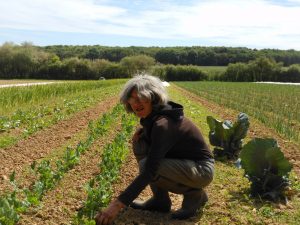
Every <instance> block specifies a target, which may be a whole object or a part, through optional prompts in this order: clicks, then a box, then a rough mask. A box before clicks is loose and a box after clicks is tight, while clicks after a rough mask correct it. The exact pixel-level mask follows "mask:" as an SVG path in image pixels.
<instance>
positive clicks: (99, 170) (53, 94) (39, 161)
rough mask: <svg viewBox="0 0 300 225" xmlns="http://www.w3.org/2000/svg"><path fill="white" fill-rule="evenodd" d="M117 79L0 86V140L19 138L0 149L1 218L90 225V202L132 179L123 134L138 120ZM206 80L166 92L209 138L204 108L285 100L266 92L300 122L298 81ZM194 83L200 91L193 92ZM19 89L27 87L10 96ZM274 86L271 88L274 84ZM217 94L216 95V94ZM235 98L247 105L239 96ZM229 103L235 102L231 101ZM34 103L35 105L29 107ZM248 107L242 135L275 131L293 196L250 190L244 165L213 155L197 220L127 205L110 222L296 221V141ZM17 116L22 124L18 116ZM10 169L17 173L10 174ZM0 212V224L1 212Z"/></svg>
mask: <svg viewBox="0 0 300 225" xmlns="http://www.w3.org/2000/svg"><path fill="white" fill-rule="evenodd" d="M124 82H125V80H117V81H113V80H112V81H109V82H108V80H107V81H93V82H87V83H83V84H80V83H77V84H73V83H72V84H70V86H68V88H67V89H66V90H67V91H66V90H65V89H64V88H63V87H62V86H60V85H59V84H57V85H54V86H53V85H51V88H53V89H48V88H50V86H49V87H45V86H44V87H39V88H37V87H35V88H33V87H27V88H28V89H26V90H25V89H23V88H22V89H17V88H15V89H12V90H11V91H10V92H9V91H8V92H5V96H6V97H5V98H2V99H0V100H1V101H2V103H1V104H4V103H5V104H6V105H5V106H6V107H5V110H2V112H1V113H2V114H1V116H3V117H5V118H7V120H6V122H5V123H3V124H6V126H3V128H2V129H3V131H2V132H1V133H0V138H1V137H4V136H13V137H16V139H17V140H15V141H14V142H11V143H10V145H7V146H6V147H1V148H0V155H1V157H0V196H2V199H0V205H1V206H3V205H4V200H3V199H4V197H5V196H6V197H7V196H9V197H10V198H9V199H10V200H9V201H8V203H9V204H11V205H10V206H11V207H4V206H3V210H4V211H1V210H0V221H1V223H0V224H1V225H2V224H3V225H4V224H24V225H25V224H49V225H50V224H93V221H92V220H90V219H91V218H92V217H93V215H94V214H95V212H96V211H97V208H95V207H104V206H105V205H107V203H108V202H109V201H110V199H111V198H113V197H114V196H116V195H118V193H120V192H121V191H122V190H123V189H124V188H125V187H126V186H127V185H128V184H129V183H130V182H131V180H132V179H134V177H135V176H136V174H137V173H138V170H137V165H136V161H135V159H134V157H133V155H132V152H131V150H130V148H131V146H130V141H129V140H130V137H131V135H132V132H133V130H134V129H133V128H134V127H135V126H137V124H138V121H137V119H135V118H134V117H132V116H130V115H128V114H127V113H125V111H124V109H123V107H122V106H120V105H118V104H117V103H118V93H119V92H120V90H121V87H122V85H123V84H124ZM192 84H196V86H195V87H193V88H194V89H192V88H191V90H192V91H191V92H190V91H187V90H185V89H183V88H182V87H185V88H190V86H192ZM73 85H74V86H73ZM189 85H190V86H189ZM203 85H207V86H205V88H204V87H202V83H193V82H191V83H176V85H175V84H171V86H170V87H168V91H169V94H170V98H171V99H172V100H174V101H176V102H178V103H180V104H182V105H183V106H184V107H185V115H186V116H187V117H189V118H190V119H191V120H193V121H194V122H195V124H196V125H197V126H198V127H199V129H200V130H201V132H202V133H203V135H204V136H205V137H206V140H207V141H208V132H209V128H208V125H207V123H206V116H208V115H211V116H214V117H216V118H219V119H230V120H232V121H234V120H235V119H236V116H237V114H238V113H239V112H240V111H244V108H239V107H238V104H239V105H240V106H241V107H245V109H248V108H247V106H248V105H250V106H249V109H251V110H252V111H249V112H256V111H259V110H261V111H262V114H263V113H264V111H266V110H267V109H269V108H268V107H271V108H272V109H273V110H279V109H280V107H283V106H282V105H281V106H272V103H273V101H272V100H273V98H272V97H274V98H275V99H276V98H280V100H281V101H284V102H286V104H287V106H286V108H285V109H284V110H281V111H284V112H277V111H274V112H273V114H274V115H275V114H276V115H277V114H278V116H280V118H282V117H286V115H289V113H288V112H290V114H291V115H289V116H290V117H287V119H286V120H288V122H290V121H289V120H292V121H295V127H296V126H298V125H299V120H298V119H299V118H298V117H297V115H296V112H297V111H294V110H298V108H297V107H298V105H297V103H295V98H296V99H297V98H298V96H299V95H298V94H299V92H298V90H297V89H296V90H295V89H288V90H286V91H285V90H284V89H280V88H279V87H278V90H279V91H278V92H279V93H280V94H276V93H277V92H276V91H273V92H268V90H267V88H266V87H262V88H261V89H259V88H258V87H257V86H252V85H250V84H248V85H249V86H247V85H246V84H245V86H241V89H238V87H237V86H230V85H229V86H228V87H227V86H226V85H227V83H225V84H224V83H208V82H206V83H205V84H203ZM214 85H216V86H214ZM259 85H261V84H259ZM198 87H200V90H201V92H199V93H200V95H198V93H197V92H196V91H195V90H198ZM222 87H224V88H223V89H222ZM226 87H227V89H226ZM217 88H218V89H217ZM298 88H299V87H298ZM16 90H20V91H21V92H22V93H24V94H16V95H15V96H14V93H16ZM274 90H277V86H276V88H275V89H274ZM210 91H211V92H210ZM243 91H244V92H245V94H244V92H243ZM18 92H19V91H18ZM218 92H220V94H219V95H217V94H216V93H218ZM3 93H4V92H3ZM247 93H248V95H249V93H251V94H253V95H252V101H250V99H251V98H250V97H249V98H247ZM274 93H275V94H274ZM213 95H217V97H216V99H217V100H220V102H218V101H217V100H215V99H214V98H212V97H211V96H213ZM292 95H293V96H294V104H293V97H292ZM13 96H14V97H13ZM24 96H27V97H24ZM234 96H235V98H234ZM222 97H223V98H225V99H227V98H229V99H232V100H231V101H229V103H230V104H231V105H225V103H227V102H226V101H225V100H222ZM239 97H240V98H239ZM8 99H9V100H8ZM80 99H81V100H80ZM239 99H241V100H239ZM242 99H244V102H246V103H248V102H249V103H248V104H244V102H243V101H242ZM256 99H258V100H256ZM75 100H78V101H75ZM238 100H239V101H238ZM16 101H17V103H15V102H16ZM256 101H258V103H256ZM271 101H272V102H271ZM224 102H225V103H224ZM236 102H238V103H236ZM276 102H278V101H276V100H275V101H274V104H275V103H276ZM229 103H228V104H229ZM250 103H251V104H252V103H253V104H256V105H254V106H252V105H251V104H250ZM265 104H268V107H262V108H260V105H265ZM290 104H291V105H290ZM235 105H236V107H237V108H234V107H233V106H235ZM291 106H293V107H291ZM10 108H11V109H12V110H11V111H10V110H9V109H10ZM42 109H43V110H42ZM18 110H19V111H22V113H19V114H17V115H19V116H20V115H23V114H25V115H26V116H23V117H19V119H15V118H14V115H15V112H17V111H18ZM35 110H36V111H37V112H36V113H32V112H33V111H35ZM279 111H280V110H279ZM58 112H59V113H58ZM249 112H247V113H249ZM281 113H282V114H281ZM273 114H272V113H271V111H270V110H268V111H267V115H268V117H266V119H265V120H267V119H270V120H271V121H272V122H270V124H273V122H274V120H273V117H272V115H273ZM249 115H250V129H249V132H248V136H247V138H246V141H248V140H250V139H251V138H253V137H273V138H275V139H276V140H277V141H278V143H279V145H280V146H281V148H282V151H283V152H284V154H285V156H286V157H287V158H288V159H289V161H290V162H291V163H292V164H293V166H294V170H293V171H292V173H291V176H290V178H291V181H292V183H291V190H292V192H293V195H291V196H290V197H289V203H288V204H287V205H283V204H274V203H270V202H268V201H265V200H261V199H253V198H250V197H249V187H250V184H249V182H248V180H247V179H246V178H245V177H244V176H243V175H244V172H243V170H242V169H237V168H236V167H235V166H234V164H233V162H220V161H218V162H216V174H215V179H214V181H213V183H212V184H211V185H210V186H209V187H208V188H207V190H206V191H207V192H208V195H209V202H208V204H207V205H206V206H205V207H204V208H203V211H202V212H199V215H198V216H197V217H196V218H191V219H189V220H186V221H175V220H171V219H170V215H169V214H159V213H150V212H142V211H139V210H133V209H131V208H128V209H125V210H124V211H123V212H122V213H121V215H120V216H119V217H118V218H117V220H116V222H115V224H120V225H121V224H147V225H152V224H169V225H171V224H177V225H179V224H180V225H181V224H183V225H192V224H224V225H225V224H295V225H296V224H300V210H299V209H300V194H299V193H300V182H299V177H300V152H299V149H300V148H299V143H298V141H297V140H296V139H295V138H293V137H290V138H289V137H287V136H286V135H285V134H284V133H281V132H279V131H277V130H276V127H272V126H271V125H270V124H268V123H267V122H266V121H262V120H261V117H258V116H256V115H260V113H259V112H256V114H253V116H252V115H251V114H250V113H249ZM270 115H271V116H270ZM20 118H26V120H25V119H24V120H22V119H20ZM41 118H42V120H43V121H44V123H38V124H39V125H35V126H33V127H39V129H36V130H35V131H34V132H32V133H27V135H26V136H23V131H24V130H29V128H30V127H32V126H31V124H35V123H34V122H33V121H39V119H41ZM276 118H277V117H276ZM18 120H20V122H16V121H18ZM282 121H284V120H282ZM281 123H283V122H281ZM13 124H19V125H17V126H12V125H13ZM40 124H43V125H40ZM8 125H11V127H7V126H8ZM44 125H45V126H44ZM282 126H283V125H282ZM34 162H36V163H34ZM13 171H15V175H14V176H10V175H11V174H12V172H13ZM9 180H11V181H14V185H15V187H18V188H17V189H16V188H14V187H13V185H10V182H9ZM14 191H15V192H14ZM12 193H15V195H13V194H12ZM150 196H151V193H150V190H149V189H148V188H147V189H146V190H145V191H144V192H143V193H142V194H141V195H140V196H139V198H141V199H147V198H149V197H150ZM29 197H30V198H29ZM171 198H172V203H173V204H172V210H174V209H177V208H179V207H180V204H181V201H182V198H181V196H179V195H175V194H172V195H171ZM6 199H7V198H6ZM12 203H14V204H12ZM95 203H97V204H95ZM12 205H13V206H12ZM5 206H7V205H5ZM5 210H6V211H5ZM1 213H2V214H1ZM5 213H6V214H5ZM3 214H4V215H5V218H6V219H7V221H6V222H2V220H1V219H2V218H1V216H2V215H3ZM17 221H18V222H17ZM9 222H11V223H9Z"/></svg>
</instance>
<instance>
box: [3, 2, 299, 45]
mask: <svg viewBox="0 0 300 225" xmlns="http://www.w3.org/2000/svg"><path fill="white" fill-rule="evenodd" d="M1 1H3V2H2V3H1V9H0V28H11V29H25V30H37V31H58V32H79V33H99V34H101V33H103V34H117V35H127V36H136V37H146V38H155V39H177V40H179V39H211V40H215V41H216V42H218V43H222V42H223V43H224V45H233V46H237V45H240V46H245V45H247V46H249V45H253V46H255V45H256V46H274V47H276V46H278V48H282V47H284V46H286V47H284V48H298V49H300V43H299V42H298V41H297V38H296V37H299V36H300V23H299V22H298V21H300V1H299V0H291V1H282V2H280V1H278V0H277V1H276V0H275V1H263V0H252V1H237V0H223V1H221V0H211V1H189V2H190V3H189V5H184V4H183V3H182V2H181V1H179V2H180V5H179V4H176V2H178V1H171V0H168V1H162V0H161V1H160V0H155V1H150V2H149V1H125V0H124V1H123V2H121V3H122V4H121V3H120V1H119V4H117V2H118V1H108V0H103V1H99V0H98V1H94V0H31V1H28V0H9V1H6V0H1ZM130 2H131V3H132V4H130ZM191 2H192V3H191ZM283 3H284V4H283ZM114 4H115V5H114ZM116 4H117V5H116ZM142 4H147V6H149V8H150V9H149V10H147V9H145V8H147V7H141V5H142ZM127 6H128V7H130V8H127ZM133 7H140V8H136V10H134V8H133ZM289 36H290V37H291V39H290V40H289V39H287V38H288V37H289ZM296 41H297V42H296ZM200 44H201V43H200Z"/></svg>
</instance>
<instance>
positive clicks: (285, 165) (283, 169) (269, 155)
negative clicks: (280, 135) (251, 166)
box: [266, 147, 292, 176]
mask: <svg viewBox="0 0 300 225" xmlns="http://www.w3.org/2000/svg"><path fill="white" fill-rule="evenodd" d="M266 160H267V161H268V163H269V165H270V166H271V168H272V170H276V172H275V171H274V172H273V171H272V172H273V173H275V174H277V175H279V176H286V175H287V174H288V173H289V172H290V171H291V169H292V165H291V163H290V162H289V161H288V160H287V159H286V158H285V157H284V155H283V153H282V152H281V150H280V148H279V147H275V148H270V149H268V150H267V151H266Z"/></svg>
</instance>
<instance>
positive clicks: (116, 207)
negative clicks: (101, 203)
mask: <svg viewBox="0 0 300 225" xmlns="http://www.w3.org/2000/svg"><path fill="white" fill-rule="evenodd" d="M124 207H125V205H124V204H123V203H122V202H120V201H119V200H118V199H116V200H114V201H112V202H111V203H110V204H109V206H108V207H107V208H106V209H104V210H103V211H101V212H98V214H97V215H96V218H95V220H96V225H108V224H111V223H112V222H113V221H114V219H115V218H116V217H117V215H118V213H119V212H120V210H121V209H122V208H124Z"/></svg>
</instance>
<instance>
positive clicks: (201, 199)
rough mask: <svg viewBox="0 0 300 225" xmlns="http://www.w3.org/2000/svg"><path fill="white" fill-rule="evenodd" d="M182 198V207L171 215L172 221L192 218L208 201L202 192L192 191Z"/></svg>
mask: <svg viewBox="0 0 300 225" xmlns="http://www.w3.org/2000/svg"><path fill="white" fill-rule="evenodd" d="M183 196H184V197H183V201H182V207H181V209H178V210H176V211H175V212H173V213H172V214H171V217H172V219H177V220H185V219H188V218H190V217H193V216H195V215H196V214H197V211H198V210H199V209H200V208H202V207H203V206H204V205H205V204H206V202H207V201H208V196H207V194H206V192H205V191H204V190H199V189H192V190H191V191H189V192H187V193H185V194H184V195H183Z"/></svg>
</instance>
